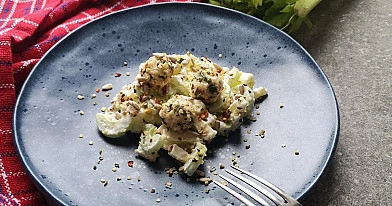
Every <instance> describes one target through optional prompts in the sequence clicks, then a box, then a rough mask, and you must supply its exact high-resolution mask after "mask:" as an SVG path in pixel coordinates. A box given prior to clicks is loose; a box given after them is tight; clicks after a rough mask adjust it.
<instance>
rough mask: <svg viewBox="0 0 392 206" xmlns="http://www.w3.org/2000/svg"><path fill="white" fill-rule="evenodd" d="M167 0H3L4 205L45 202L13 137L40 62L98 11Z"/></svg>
mask: <svg viewBox="0 0 392 206" xmlns="http://www.w3.org/2000/svg"><path fill="white" fill-rule="evenodd" d="M164 1H168V0H76V1H75V0H20V1H17V0H0V205H45V201H44V199H43V196H42V195H41V194H40V193H39V192H38V191H37V189H36V188H35V186H34V185H33V183H32V181H31V180H30V179H29V176H28V175H27V173H26V171H25V170H24V168H23V166H22V165H21V163H20V161H19V159H18V156H17V153H16V151H15V148H14V145H13V140H12V113H13V109H14V105H15V101H16V96H17V94H18V92H19V89H20V88H21V86H22V85H23V83H24V81H25V79H26V77H27V76H28V74H29V73H30V71H31V70H32V68H33V67H34V65H35V64H36V63H37V62H38V61H39V60H40V58H41V57H42V56H43V55H44V53H45V52H46V51H48V49H49V48H51V47H52V46H53V45H54V44H55V43H56V42H57V41H59V40H60V39H61V38H62V37H64V36H65V35H66V34H68V33H69V32H71V31H73V30H74V29H76V28H78V27H79V26H81V25H83V24H85V23H87V22H89V21H91V20H93V19H96V18H97V17H100V16H103V15H106V14H109V13H112V12H114V11H118V10H122V9H126V8H129V7H134V6H139V5H143V4H149V3H159V2H164ZM170 1H171V0H170ZM177 1H198V0H177Z"/></svg>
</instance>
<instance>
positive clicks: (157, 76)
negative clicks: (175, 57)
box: [137, 53, 175, 89]
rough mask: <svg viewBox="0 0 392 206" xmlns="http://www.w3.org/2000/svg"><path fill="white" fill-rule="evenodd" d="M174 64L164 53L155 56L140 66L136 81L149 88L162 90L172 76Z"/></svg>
mask: <svg viewBox="0 0 392 206" xmlns="http://www.w3.org/2000/svg"><path fill="white" fill-rule="evenodd" d="M174 64H175V63H174V62H172V60H171V58H168V57H167V56H166V54H165V53H163V54H155V55H154V56H152V57H150V58H149V59H148V60H147V61H146V62H144V63H142V64H140V66H139V75H138V77H137V80H138V81H139V82H141V83H142V84H143V83H147V85H148V86H149V87H150V88H154V89H162V88H163V87H165V86H166V85H167V83H168V82H169V81H170V78H171V77H172V75H173V70H174Z"/></svg>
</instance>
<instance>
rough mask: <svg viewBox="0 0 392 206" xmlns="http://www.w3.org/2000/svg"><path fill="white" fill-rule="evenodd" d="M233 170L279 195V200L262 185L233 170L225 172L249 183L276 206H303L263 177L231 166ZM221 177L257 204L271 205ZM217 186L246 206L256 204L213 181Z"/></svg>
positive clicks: (230, 180) (235, 183) (246, 189)
mask: <svg viewBox="0 0 392 206" xmlns="http://www.w3.org/2000/svg"><path fill="white" fill-rule="evenodd" d="M231 167H232V168H233V169H235V170H238V171H239V172H240V173H241V174H246V175H248V176H249V177H252V178H253V179H255V180H257V181H258V182H260V183H262V184H263V185H265V186H266V187H268V188H269V189H271V190H272V191H274V192H275V193H276V194H277V195H279V196H280V197H281V199H278V198H277V197H276V196H275V195H273V194H272V193H271V192H269V191H267V190H266V189H264V188H263V187H260V185H258V184H256V183H255V182H253V181H251V180H249V179H247V178H245V177H244V176H243V175H241V174H238V173H235V172H233V171H232V170H228V169H225V171H226V172H227V173H229V174H231V175H232V176H234V177H236V178H238V179H240V180H241V181H243V182H245V183H247V184H248V185H250V186H251V187H253V188H254V189H256V190H257V191H259V192H260V193H262V194H263V195H264V196H266V197H267V198H268V199H270V200H271V201H272V202H273V203H274V204H275V205H278V206H301V204H300V203H299V202H298V201H297V200H296V199H294V198H293V197H291V196H290V195H288V194H286V193H285V192H283V191H282V190H281V189H279V188H278V187H277V186H275V185H273V184H271V183H270V182H268V181H266V180H264V179H263V178H261V177H258V176H256V175H254V174H252V173H250V172H247V171H245V170H243V169H240V168H238V167H234V166H231ZM219 177H221V178H222V179H224V180H225V181H227V182H228V183H230V184H231V185H233V186H235V187H237V188H238V189H240V190H242V191H243V192H244V193H245V194H247V195H248V196H250V197H251V198H252V199H254V200H255V201H256V202H258V203H260V204H261V205H265V206H268V205H270V204H268V203H267V201H265V200H264V199H262V198H261V197H260V196H259V195H257V194H256V193H254V192H252V191H250V190H249V189H248V188H246V187H244V186H242V185H240V184H238V183H237V182H235V181H233V180H232V179H230V178H227V177H225V176H223V175H220V174H219ZM212 181H213V182H214V183H215V184H216V185H218V186H219V187H221V188H223V189H224V190H226V191H227V192H229V193H230V194H232V195H233V196H234V197H236V198H237V199H239V200H240V201H241V202H243V203H244V204H245V205H248V206H254V205H255V204H253V203H252V202H251V201H250V200H248V199H247V198H245V197H244V196H242V195H240V194H239V193H237V192H235V191H234V190H232V189H230V188H229V187H227V186H225V185H224V184H222V183H220V182H218V181H216V180H212Z"/></svg>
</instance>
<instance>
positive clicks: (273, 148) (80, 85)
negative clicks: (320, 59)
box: [13, 3, 339, 205]
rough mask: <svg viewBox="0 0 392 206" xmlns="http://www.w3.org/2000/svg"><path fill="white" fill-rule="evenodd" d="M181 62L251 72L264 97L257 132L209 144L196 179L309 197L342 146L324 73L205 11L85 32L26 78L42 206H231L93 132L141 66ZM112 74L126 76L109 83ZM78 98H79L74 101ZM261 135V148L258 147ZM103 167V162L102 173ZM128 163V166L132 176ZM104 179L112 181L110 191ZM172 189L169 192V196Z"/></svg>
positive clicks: (186, 7) (21, 130)
mask: <svg viewBox="0 0 392 206" xmlns="http://www.w3.org/2000/svg"><path fill="white" fill-rule="evenodd" d="M187 51H190V52H191V53H193V54H194V55H196V56H199V57H200V56H207V57H209V58H210V59H211V60H213V61H215V62H217V63H218V64H219V65H221V66H227V67H232V66H237V67H239V68H240V69H241V70H244V71H246V72H251V73H253V74H254V75H255V79H256V86H264V87H266V88H267V89H268V91H269V96H268V97H267V98H266V99H265V100H264V101H263V102H262V103H260V104H259V108H258V109H255V111H254V114H255V116H256V117H257V121H256V122H247V123H245V124H244V125H243V126H242V127H241V129H240V130H239V131H238V132H235V133H233V134H232V135H231V136H230V141H229V142H226V141H225V140H224V138H220V137H218V138H216V139H215V140H214V141H213V142H212V143H211V144H210V145H208V147H209V148H210V149H211V151H212V153H209V156H208V159H207V160H206V161H205V164H204V166H202V167H201V169H202V170H204V171H205V172H206V173H207V176H210V177H213V178H216V179H219V178H218V177H217V176H215V175H213V174H212V173H210V171H212V170H214V168H216V171H217V172H218V173H221V172H223V171H221V170H220V169H219V164H220V163H222V164H224V165H227V166H228V165H231V164H232V158H235V159H236V160H237V162H238V164H239V165H240V167H241V168H244V169H246V170H249V171H252V172H253V173H256V174H258V175H260V176H262V177H264V178H265V179H267V180H269V181H271V182H272V183H274V184H276V185H277V186H279V187H281V188H282V189H284V190H285V191H287V192H288V193H289V194H291V195H292V196H293V197H295V198H297V199H301V198H303V197H304V196H305V194H306V193H307V192H308V191H309V190H310V189H311V188H312V187H313V186H314V185H315V184H316V182H317V181H318V179H319V178H320V176H321V175H322V173H323V171H324V170H325V168H326V166H327V165H328V162H329V161H330V158H331V156H332V155H333V152H334V149H335V147H336V144H337V139H338V132H339V114H338V107H337V103H336V99H335V96H334V92H333V90H332V88H331V85H330V83H329V82H328V80H327V78H326V76H325V75H324V73H323V71H322V70H321V69H320V67H319V66H318V65H317V63H316V62H315V61H314V60H313V59H312V57H311V56H310V55H309V54H308V53H307V52H306V51H305V50H304V49H303V48H302V47H301V46H300V45H299V44H298V43H297V42H295V41H294V40H293V39H292V38H291V37H289V36H288V35H286V34H285V33H283V32H281V31H280V30H277V29H275V28H274V27H271V26H270V25H268V24H266V23H264V22H263V21H260V20H258V19H256V18H253V17H250V16H248V15H245V14H242V13H239V12H236V11H232V10H228V9H223V8H220V7H215V6H211V5H206V4H199V3H166V4H155V5H148V6H142V7H138V8H134V9H129V10H125V11H121V12H117V13H114V14H111V15H109V16H106V17H104V18H100V19H98V20H96V21H93V22H91V23H88V24H87V25H85V26H83V27H81V28H80V29H78V30H76V31H75V32H73V33H71V34H70V35H68V36H67V37H65V38H64V39H63V40H61V41H60V42H59V43H58V44H57V45H56V46H55V47H53V49H51V50H50V51H49V52H48V53H47V54H46V55H45V56H44V57H43V58H42V60H41V61H40V62H39V63H38V64H37V65H36V67H35V69H34V70H33V71H32V72H31V74H30V76H29V78H28V79H27V81H26V83H25V85H24V87H23V89H22V91H21V93H20V96H19V98H18V100H17V106H16V109H15V116H14V119H13V123H14V126H13V127H14V128H13V129H14V139H15V145H16V148H17V151H18V152H19V155H20V158H21V161H22V162H23V164H24V166H25V168H26V170H27V171H28V173H29V174H30V175H31V178H32V179H33V181H34V182H35V183H36V184H37V186H38V187H39V188H40V189H41V190H42V192H43V193H44V194H46V196H47V197H48V200H49V201H51V202H54V203H57V204H60V205H142V204H144V205H155V204H159V205H178V204H181V205H202V204H205V205H228V204H235V205H237V204H238V201H237V200H236V199H235V198H233V197H231V196H230V195H228V194H227V193H226V192H224V191H223V190H222V189H220V188H219V187H217V186H216V185H214V184H210V185H209V186H204V185H202V184H200V183H198V182H195V181H194V180H191V181H190V182H187V181H186V179H187V177H186V176H184V175H182V174H177V175H172V176H170V175H168V174H167V173H166V172H165V168H169V167H173V166H176V167H178V164H177V163H176V162H175V161H173V160H172V159H171V158H169V157H167V156H166V155H164V154H162V156H161V157H160V158H159V160H158V161H157V162H156V163H149V162H148V161H145V160H144V159H140V158H138V157H137V156H136V155H135V154H134V153H133V150H134V149H135V148H136V147H137V144H138V136H139V135H131V134H129V135H126V136H125V137H122V138H119V139H108V138H105V137H103V136H102V135H101V134H100V133H99V131H98V130H97V127H96V124H95V114H96V113H97V112H100V109H101V107H103V106H106V107H107V106H109V105H110V100H111V97H113V96H114V94H115V93H116V92H118V91H119V90H120V88H121V86H122V85H125V84H128V83H130V82H132V81H133V80H134V78H135V75H136V74H137V72H138V66H139V64H140V63H141V62H144V61H146V60H147V59H148V57H149V56H151V55H152V53H153V52H166V53H178V54H182V53H186V52H187ZM219 54H222V56H223V57H222V58H219ZM124 62H127V63H128V64H127V66H124ZM126 72H130V73H131V75H130V76H127V75H125V73H126ZM115 73H121V74H122V76H121V77H114V76H115V75H114V74H115ZM106 83H113V90H112V91H110V93H111V96H110V97H106V96H105V92H100V93H99V94H98V96H97V98H95V99H91V98H90V94H93V93H95V88H97V87H101V86H102V85H104V84H106ZM78 95H83V96H85V99H84V100H79V99H78V98H77V96H78ZM94 101H95V102H97V105H96V106H94V105H93V102H94ZM280 104H283V108H280ZM80 111H83V112H84V115H81V114H80ZM261 130H265V137H264V138H261V137H260V136H257V134H259V132H260V131H261ZM80 134H83V138H80V137H79V135H80ZM90 141H91V143H93V144H92V145H91V144H89V143H90ZM249 145H250V148H248V149H246V147H247V146H249ZM100 151H101V152H100ZM296 151H297V152H299V154H295V152H296ZM100 156H101V157H103V160H102V161H101V162H100V163H99V164H98V163H97V162H98V160H99V157H100ZM128 161H134V165H133V167H129V166H128ZM94 166H96V168H94ZM116 166H118V168H117V171H116V172H113V171H112V168H114V167H116ZM128 176H129V177H131V178H132V179H131V180H127V177H128ZM101 178H103V179H105V180H107V181H108V184H107V185H106V186H104V184H103V183H101V181H100V180H101ZM167 182H171V183H172V186H171V187H167V186H166V183H167ZM206 189H209V193H206ZM157 199H158V200H160V203H157Z"/></svg>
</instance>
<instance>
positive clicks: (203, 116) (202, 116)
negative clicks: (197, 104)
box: [199, 111, 208, 119]
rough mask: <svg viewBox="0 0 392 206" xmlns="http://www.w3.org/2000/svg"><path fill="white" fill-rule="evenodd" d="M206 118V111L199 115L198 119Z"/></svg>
mask: <svg viewBox="0 0 392 206" xmlns="http://www.w3.org/2000/svg"><path fill="white" fill-rule="evenodd" d="M206 118H208V111H206V112H204V113H202V114H200V115H199V119H206Z"/></svg>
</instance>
